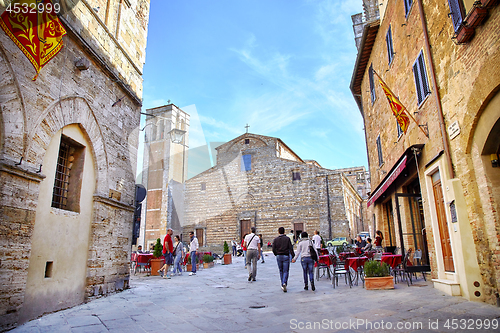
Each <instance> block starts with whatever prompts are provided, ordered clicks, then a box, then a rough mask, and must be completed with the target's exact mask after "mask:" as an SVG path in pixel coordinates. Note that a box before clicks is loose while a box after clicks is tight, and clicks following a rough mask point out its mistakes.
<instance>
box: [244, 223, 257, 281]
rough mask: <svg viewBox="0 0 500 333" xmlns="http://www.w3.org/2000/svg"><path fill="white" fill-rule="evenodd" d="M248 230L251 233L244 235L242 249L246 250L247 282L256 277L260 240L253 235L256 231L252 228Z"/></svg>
mask: <svg viewBox="0 0 500 333" xmlns="http://www.w3.org/2000/svg"><path fill="white" fill-rule="evenodd" d="M250 230H252V232H251V233H249V234H248V235H246V237H245V239H244V247H246V248H247V258H246V264H247V269H248V281H255V278H256V277H257V261H258V260H259V259H260V240H259V237H258V236H257V235H256V234H255V231H256V230H257V229H256V228H255V227H252V228H251V229H250Z"/></svg>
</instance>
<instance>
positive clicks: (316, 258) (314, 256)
mask: <svg viewBox="0 0 500 333" xmlns="http://www.w3.org/2000/svg"><path fill="white" fill-rule="evenodd" d="M309 253H310V254H311V259H312V260H314V261H318V254H317V253H316V250H315V249H314V246H313V245H312V242H311V241H309Z"/></svg>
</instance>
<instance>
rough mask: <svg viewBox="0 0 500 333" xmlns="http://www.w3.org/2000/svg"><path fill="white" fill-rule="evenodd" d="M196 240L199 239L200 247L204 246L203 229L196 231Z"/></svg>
mask: <svg viewBox="0 0 500 333" xmlns="http://www.w3.org/2000/svg"><path fill="white" fill-rule="evenodd" d="M196 238H198V245H199V247H202V246H203V229H196Z"/></svg>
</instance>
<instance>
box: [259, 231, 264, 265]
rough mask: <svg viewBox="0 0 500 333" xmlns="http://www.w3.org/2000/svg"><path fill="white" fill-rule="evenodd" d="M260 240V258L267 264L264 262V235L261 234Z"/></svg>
mask: <svg viewBox="0 0 500 333" xmlns="http://www.w3.org/2000/svg"><path fill="white" fill-rule="evenodd" d="M259 239H260V258H261V259H262V261H261V263H262V264H263V263H265V261H264V241H263V240H262V234H259Z"/></svg>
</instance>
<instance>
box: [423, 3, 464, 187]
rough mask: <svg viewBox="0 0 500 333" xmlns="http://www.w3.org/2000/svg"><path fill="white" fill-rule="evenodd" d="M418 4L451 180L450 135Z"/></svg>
mask: <svg viewBox="0 0 500 333" xmlns="http://www.w3.org/2000/svg"><path fill="white" fill-rule="evenodd" d="M417 3H418V10H419V11H420V21H421V22H422V31H423V32H424V41H425V43H424V45H425V53H426V56H427V59H429V69H430V74H431V75H430V76H431V80H432V85H433V86H434V98H435V100H436V106H437V108H438V120H439V128H440V129H441V137H442V138H443V149H444V154H445V156H446V161H447V162H448V171H449V173H450V178H455V171H454V170H453V164H452V161H451V154H450V143H449V141H448V135H447V133H446V127H445V124H444V117H443V108H442V105H441V97H440V96H439V89H438V85H437V82H436V73H435V72H434V61H433V59H432V53H431V45H430V43H429V35H428V34H427V23H426V22H425V17H424V7H423V6H422V0H417Z"/></svg>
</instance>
